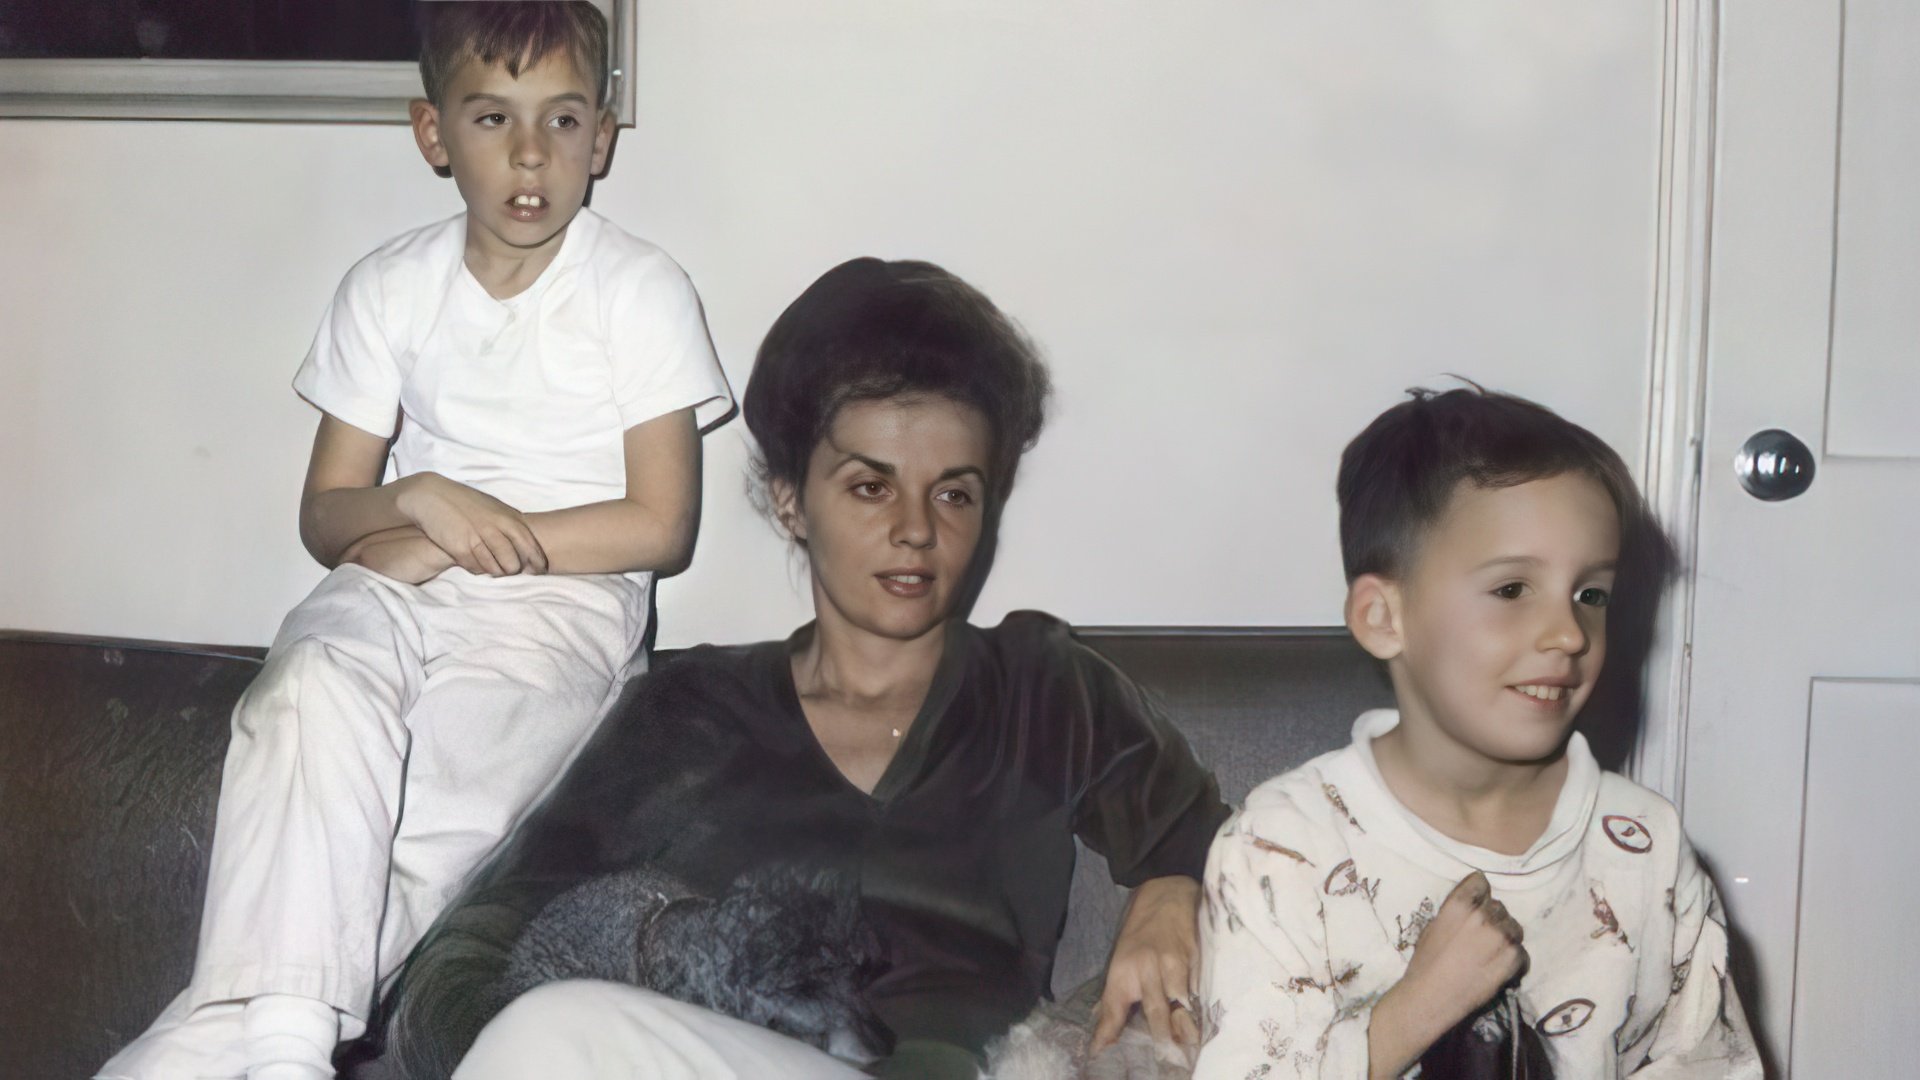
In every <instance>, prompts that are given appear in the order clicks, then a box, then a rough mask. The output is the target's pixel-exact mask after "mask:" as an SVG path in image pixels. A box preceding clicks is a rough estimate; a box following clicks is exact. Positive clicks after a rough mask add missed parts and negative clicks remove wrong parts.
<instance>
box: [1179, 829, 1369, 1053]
mask: <svg viewBox="0 0 1920 1080" xmlns="http://www.w3.org/2000/svg"><path fill="white" fill-rule="evenodd" d="M1271 817H1272V815H1264V814H1263V815H1262V817H1261V818H1260V822H1259V825H1258V826H1254V825H1251V824H1250V823H1249V822H1248V819H1247V817H1246V816H1245V815H1244V814H1243V815H1240V816H1236V817H1234V818H1232V819H1231V820H1229V821H1228V822H1227V824H1226V825H1225V826H1224V827H1222V828H1221V830H1220V836H1219V838H1218V839H1217V840H1215V841H1214V844H1213V849H1212V851H1211V852H1210V853H1209V855H1208V858H1207V868H1206V874H1205V877H1204V878H1203V879H1202V882H1201V884H1202V894H1201V895H1202V906H1201V916H1200V979H1201V982H1200V1002H1201V1011H1202V1023H1203V1027H1204V1029H1205V1030H1204V1031H1203V1035H1204V1036H1205V1038H1206V1042H1205V1043H1204V1044H1203V1045H1202V1047H1201V1050H1200V1058H1199V1061H1198V1062H1197V1063H1196V1065H1195V1067H1194V1072H1193V1080H1241V1078H1242V1077H1247V1076H1261V1077H1272V1078H1273V1080H1280V1078H1281V1077H1303V1078H1304V1077H1314V1078H1316V1080H1333V1078H1344V1077H1353V1078H1364V1077H1366V1076H1367V1075H1368V1067H1369V1065H1368V1062H1369V1049H1368V1043H1367V1029H1368V1025H1369V1024H1370V1023H1371V1022H1372V1019H1373V1005H1374V1001H1375V998H1374V997H1373V996H1371V995H1358V994H1351V993H1349V992H1348V991H1347V989H1346V987H1347V985H1348V983H1349V982H1350V981H1351V980H1352V979H1353V978H1354V976H1355V974H1356V973H1357V972H1358V968H1357V967H1354V968H1351V969H1347V970H1339V971H1336V970H1333V966H1332V960H1331V958H1330V957H1329V955H1328V951H1327V942H1326V936H1325V923H1324V921H1323V917H1322V911H1321V907H1320V904H1321V900H1320V890H1319V889H1318V888H1317V884H1318V883H1317V881H1316V876H1317V875H1318V874H1319V873H1320V870H1319V869H1318V868H1317V867H1316V866H1315V865H1314V862H1315V860H1314V859H1313V858H1312V857H1311V856H1310V855H1308V854H1306V853H1305V850H1296V847H1297V848H1301V849H1308V848H1309V847H1310V845H1308V844H1306V843H1305V842H1304V841H1303V837H1306V836H1310V835H1311V834H1312V833H1313V832H1314V830H1315V827H1314V825H1313V824H1312V823H1311V822H1309V821H1308V820H1307V819H1306V818H1305V817H1304V815H1299V814H1293V815H1282V817H1283V818H1284V820H1282V821H1280V822H1278V824H1280V825H1283V826H1285V827H1284V828H1281V829H1277V830H1276V829H1273V828H1271V826H1273V825H1275V824H1276V822H1274V821H1273V820H1270V819H1271ZM1295 818H1297V819H1298V820H1297V821H1294V820H1292V819H1295ZM1256 827H1257V828H1259V829H1260V830H1261V831H1260V832H1255V831H1253V830H1254V829H1255V828H1256ZM1268 831H1279V832H1283V833H1284V834H1285V839H1286V841H1287V842H1286V843H1279V842H1276V841H1274V840H1271V839H1269V838H1267V837H1266V836H1265V835H1264V833H1265V832H1268ZM1289 845H1291V846H1289Z"/></svg>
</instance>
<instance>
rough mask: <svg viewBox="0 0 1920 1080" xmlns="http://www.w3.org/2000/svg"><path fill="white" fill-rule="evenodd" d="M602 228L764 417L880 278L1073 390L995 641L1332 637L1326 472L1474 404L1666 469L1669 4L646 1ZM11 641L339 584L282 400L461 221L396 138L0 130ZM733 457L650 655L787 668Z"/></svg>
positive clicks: (276, 613)
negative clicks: (382, 252)
mask: <svg viewBox="0 0 1920 1080" xmlns="http://www.w3.org/2000/svg"><path fill="white" fill-rule="evenodd" d="M641 6H642V9H643V11H642V21H641V27H640V31H641V35H642V41H641V50H640V51H641V65H640V68H641V70H640V83H639V92H640V113H641V115H640V118H639V127H638V128H637V129H635V130H630V131H627V132H624V133H623V135H622V138H621V141H620V146H619V150H618V155H617V159H616V162H615V167H614V172H613V175H612V177H611V178H610V179H609V180H608V181H606V182H605V183H603V184H601V185H600V186H599V188H598V189H597V192H596V195H595V202H594V205H595V206H596V208H598V209H599V210H601V211H602V212H604V213H606V214H608V215H610V216H611V217H613V218H614V219H615V220H617V221H619V222H621V223H622V224H624V225H625V226H626V227H628V228H629V229H631V230H633V231H635V232H638V233H641V234H642V235H646V236H648V237H650V238H652V239H654V240H656V241H657V242H659V243H661V244H662V245H664V246H665V247H666V248H667V249H668V250H669V251H671V252H673V253H674V254H675V255H676V256H677V257H678V258H679V259H680V261H681V262H682V263H683V264H684V265H685V266H686V267H687V269H688V270H689V271H690V272H691V273H692V275H693V277H694V280H695V282H696V283H697V284H698V285H699V286H700V288H701V290H702V293H703V295H704V296H705V298H706V303H707V311H708V316H709V319H710V321H711V324H712V327H713V332H714V338H715V341H716V343H717V344H718V346H719V348H720V351H721V355H722V357H723V358H724V360H725V363H726V366H727V369H728V372H729V374H730V375H731V377H732V378H733V380H734V383H735V386H736V388H738V387H743V386H744V385H745V381H746V375H747V372H748V369H749V367H750V365H751V362H752V355H753V349H754V347H755V345H756V344H757V343H758V340H759V336H760V334H761V333H762V332H763V331H764V330H765V328H766V326H767V325H768V323H769V322H770V321H771V320H772V318H773V317H774V315H776V314H777V313H778V312H779V310H780V309H781V307H783V306H784V305H785V304H786V303H787V301H789V300H790V299H791V298H792V297H793V296H794V295H796V294H797V293H798V292H799V290H800V289H801V288H802V287H804V286H805V285H806V283H807V282H808V281H810V280H811V279H812V278H813V276H815V275H816V274H818V273H819V272H820V271H822V270H824V269H826V268H827V267H828V266H829V265H831V264H833V263H835V262H837V261H839V260H841V259H843V258H847V257H850V256H853V255H857V254H877V255H883V256H892V257H904V256H912V257H920V258H928V259H932V260H934V261H937V262H940V263H943V264H945V265H947V266H948V267H949V268H951V269H953V270H955V271H956V272H958V273H960V274H961V275H963V276H965V277H967V278H968V279H969V280H971V281H973V282H974V283H975V284H977V285H979V286H980V287H981V288H983V289H984V290H985V291H986V292H987V293H988V294H989V295H991V296H993V297H994V298H995V299H996V300H997V301H999V302H1000V303H1001V304H1002V305H1003V306H1004V307H1006V308H1007V309H1008V310H1009V311H1011V312H1012V313H1014V314H1015V315H1016V316H1017V317H1018V318H1020V319H1021V320H1022V321H1023V322H1024V323H1025V324H1026V326H1027V327H1028V328H1029V329H1030V330H1031V331H1032V332H1033V333H1034V334H1035V336H1036V337H1037V338H1038V339H1039V340H1040V342H1041V343H1042V344H1043V346H1044V347H1045V348H1046V350H1047V352H1048V354H1049V356H1050V358H1051V360H1052V363H1053V366H1054V373H1055V376H1056V380H1057V383H1058V388H1059V394H1058V402H1057V409H1056V411H1055V414H1054V417H1053V422H1052V424H1051V426H1050V427H1049V429H1048V431H1047V433H1046V435H1045V436H1044V437H1043V439H1042V442H1041V445H1040V447H1039V449H1038V450H1037V451H1036V452H1035V454H1034V455H1033V457H1032V458H1030V459H1029V465H1028V466H1027V467H1026V468H1025V470H1024V471H1023V473H1022V484H1023V486H1022V490H1021V491H1020V492H1019V493H1018V494H1017V495H1016V497H1015V499H1014V502H1013V504H1012V508H1011V510H1010V520H1009V525H1008V534H1007V536H1006V537H1005V541H1004V543H1003V547H1002V552H1003V553H1002V556H1001V559H1000V565H999V569H998V571H997V574H996V577H995V580H994V582H993V583H992V585H991V586H990V587H989V589H988V591H987V594H986V596H985V597H984V598H983V601H982V608H981V611H980V612H979V613H978V614H979V616H980V617H981V618H983V619H986V620H988V621H992V620H995V619H997V618H998V617H999V615H1000V614H1001V613H1002V612H1004V611H1006V610H1009V609H1012V608H1016V607H1040V608H1045V609H1049V610H1052V611H1054V612H1056V613H1058V614H1060V615H1062V616H1065V617H1067V618H1069V619H1072V620H1074V621H1076V622H1081V623H1144V624H1313V623H1319V624H1324V623H1331V622H1336V621H1338V615H1339V599H1340V596H1341V586H1340V573H1339V561H1338V554H1337V546H1336V541H1335V521H1334V501H1333V496H1332V486H1333V470H1334V464H1335V461H1336V459H1337V457H1338V454H1339V450H1340V447H1341V446H1342V445H1343V444H1344V443H1345V441H1346V440H1347V439H1348V438H1349V437H1351V436H1352V434H1353V433H1355V432H1356V431H1358V430H1359V428H1360V427H1361V426H1362V425H1363V424H1364V423H1365V422H1366V421H1367V419H1368V418H1370V417H1371V416H1372V415H1373V414H1374V413H1375V412H1377V411H1379V410H1380V409H1381V408H1384V407H1385V406H1387V405H1389V404H1391V403H1392V402H1393V401H1394V400H1396V397H1397V395H1398V393H1399V392H1400V390H1402V389H1403V388H1404V387H1407V386H1409V385H1412V384H1414V383H1417V382H1423V381H1431V380H1432V379H1433V378H1434V377H1435V376H1436V374H1437V373H1439V372H1443V371H1457V372H1461V373H1463V374H1468V375H1471V376H1473V377H1475V378H1477V379H1479V380H1481V381H1483V382H1485V383H1487V384H1489V385H1491V386H1496V387H1500V388H1505V389H1510V390H1513V391H1516V392H1519V393H1523V394H1526V395H1528V396H1532V397H1536V398H1538V399H1540V400H1542V401H1545V402H1547V403H1549V404H1551V405H1553V406H1554V407H1556V408H1558V409H1560V410H1561V411H1562V412H1564V413H1566V414H1567V415H1569V416H1571V417H1573V418H1574V419H1576V420H1578V421H1580V422H1582V423H1585V424H1587V425H1589V426H1590V427H1592V428H1593V429H1594V430H1596V431H1597V432H1599V433H1600V434H1601V435H1603V436H1604V437H1606V438H1608V439H1609V440H1611V441H1612V442H1613V443H1614V444H1615V445H1616V446H1617V447H1619V448H1620V449H1621V450H1622V452H1623V453H1624V454H1625V455H1626V456H1627V457H1628V459H1629V461H1630V462H1633V461H1637V460H1638V458H1639V456H1640V445H1641V432H1642V426H1643V424H1642V412H1643V410H1644V399H1645V389H1644V383H1645V381H1646V370H1647V356H1648V348H1649V341H1650V338H1651V315H1650V307H1651V295H1652V257H1653V225H1654V203H1653V198H1654V181H1655V167H1656V163H1657V158H1656V155H1657V149H1658V129H1657V120H1658V108H1657V107H1658V92H1659V85H1658V75H1659V50H1660V9H1659V5H1657V4H1652V3H1639V4H1592V3H1587V2H1565V3H1541V2H1538V0H1504V2H1496V0H1426V2H1422V3H1409V4H1394V5H1360V4H1328V3H1321V2H1312V0H1189V2H1186V3H1181V4H1166V3H1159V2H1154V0H1046V2H1041V0H916V2H915V3H913V4H899V3H893V2H888V0H811V2H809V3H807V4H775V3H768V2H765V0H648V2H646V3H643V4H642V5H641ZM0 205H4V207H5V211H6V212H5V213H3V214H0V626H14V627H25V628H33V629H42V630H57V631H69V632H82V633H100V634H119V635H131V636H141V637H155V638H172V639H183V640H195V641H215V642H241V643H251V642H264V641H266V640H267V639H268V638H269V637H270V636H271V634H272V631H273V628H274V626H275V625H276V624H277V621H278V619H279V617H280V615H281V614H282V613H283V612H284V611H285V609H286V608H288V607H289V606H291V605H292V604H293V603H294V602H295V601H296V600H298V599H299V597H300V596H301V595H302V594H303V592H304V591H305V590H306V589H307V588H309V587H310V586H311V585H312V583H313V582H314V581H315V580H317V579H318V577H319V574H320V571H319V569H318V568H317V567H315V566H314V565H313V564H312V563H311V562H310V561H309V560H308V559H307V557H306V555H305V554H304V552H303V551H302V550H301V548H300V545H299V542H298V540H297V538H296V536H295V510H296V504H297V495H298V489H299V485H300V478H301V474H302V469H303V465H304V461H305V456H306V451H307V444H308V440H309V439H310V438H311V434H312V427H313V424H314V419H315V418H314V415H313V413H312V412H311V411H310V410H309V408H308V407H307V406H305V405H304V404H302V403H301V402H300V401H299V400H298V399H297V398H295V397H294V395H293V393H292V391H291V390H290V389H289V388H288V380H289V379H290V378H291V376H292V373H293V369H294V367H295V366H296V364H297V363H298V361H299V359H300V356H301V355H302V353H303V352H304V350H305V348H306V345H307V342H308V340H309V338H310V336H311V334H312V332H313V328H314V324H315V321H316V320H317V318H318V316H319V313H320V310H321V308H322V307H323V305H324V304H325V303H326V301H327V299H328V297H329V296H330V295H331V292H332V289H333V286H334V285H335V283H336V282H337V281H338V278H339V276H340V274H341V273H342V272H344V271H345V269H346V268H347V266H348V265H349V264H350V263H351V262H352V261H353V260H354V259H355V258H357V257H358V256H359V255H361V254H363V253H364V252H366V251H367V250H369V249H370V248H372V247H373V246H374V245H375V244H377V243H378V242H379V241H380V240H382V239H384V238H385V237H387V236H390V235H392V234H394V233H396V232H398V231H400V230H402V229H405V228H407V227H410V226H412V225H415V224H419V223H422V222H424V221H427V220H430V219H432V218H434V217H436V216H440V215H443V214H446V213H450V212H453V211H454V210H456V209H458V203H457V197H456V195H455V193H454V190H453V186H452V184H451V183H450V182H447V181H441V180H437V179H435V178H434V177H433V175H432V174H431V173H430V172H429V171H428V170H427V169H426V167H425V166H424V165H422V164H421V163H420V161H419V159H418V157H417V155H416V154H415V151H414V150H413V148H412V146H411V143H410V140H409V138H408V136H407V134H406V132H405V130H404V129H402V128H400V127H393V126H300V125H240V124H188V123H118V122H114V123H108V122H53V121H0ZM743 435H744V430H743V428H741V427H740V426H739V425H737V424H736V425H733V426H730V427H729V428H726V429H723V430H722V431H721V432H720V433H718V434H717V435H715V436H713V437H711V438H710V439H709V442H708V450H709V456H708V459H707V504H706V507H707V510H706V520H705V526H704V529H703V532H702V535H701V539H700V549H699V553H698V556H697V559H696V562H695V566H694V568H693V569H692V570H691V571H689V572H688V573H687V574H686V575H684V576H682V577H680V578H678V579H675V580H673V581H670V582H668V583H666V584H665V585H664V586H663V588H662V592H661V600H660V603H661V611H662V620H663V621H662V632H661V642H662V644H666V645H673V644H684V643H689V642H694V641H700V640H743V639H751V638H758V637H765V636H770V635H775V634H781V633H784V632H785V631H786V630H787V629H789V628H790V627H791V626H792V625H794V624H795V623H797V622H798V621H800V620H801V619H803V618H804V617H805V613H806V605H805V603H804V600H803V597H802V596H801V594H800V593H799V591H798V590H797V589H796V588H794V586H793V583H794V582H795V581H796V580H797V578H796V577H795V576H794V573H793V564H792V563H791V562H790V560H789V557H788V555H787V553H786V551H785V549H784V548H783V546H782V545H781V544H780V543H779V542H778V541H777V540H776V539H775V538H774V536H773V533H772V531H771V530H770V529H769V528H768V527H767V526H766V525H765V524H763V523H762V522H761V521H760V520H759V519H757V518H756V517H755V516H754V515H753V512H752V511H751V509H750V508H749V507H748V505H747V502H746V499H745V498H744V494H743V480H742V476H743V463H744V460H745V452H744V446H743V443H742V441H741V440H742V437H743Z"/></svg>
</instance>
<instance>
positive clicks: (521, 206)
mask: <svg viewBox="0 0 1920 1080" xmlns="http://www.w3.org/2000/svg"><path fill="white" fill-rule="evenodd" d="M507 209H508V210H509V211H510V212H511V213H512V214H513V216H514V217H516V218H518V219H519V220H521V221H535V220H538V219H539V218H540V217H541V216H542V215H544V214H545V213H546V212H547V197H546V196H545V195H535V194H531V193H528V192H521V193H520V194H517V195H513V196H511V197H509V198H508V199H507Z"/></svg>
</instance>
